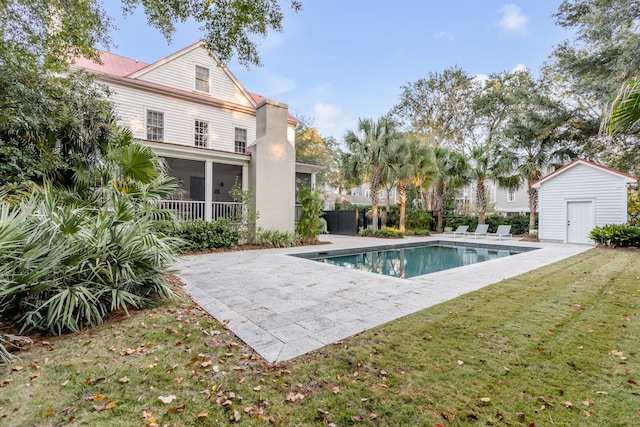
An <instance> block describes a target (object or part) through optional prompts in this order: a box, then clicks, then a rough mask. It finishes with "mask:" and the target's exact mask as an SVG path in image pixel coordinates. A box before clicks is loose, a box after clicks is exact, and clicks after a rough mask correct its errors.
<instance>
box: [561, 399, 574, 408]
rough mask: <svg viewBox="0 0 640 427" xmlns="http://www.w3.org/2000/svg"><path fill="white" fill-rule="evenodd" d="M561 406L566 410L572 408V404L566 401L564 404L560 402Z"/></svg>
mask: <svg viewBox="0 0 640 427" xmlns="http://www.w3.org/2000/svg"><path fill="white" fill-rule="evenodd" d="M562 404H563V405H564V406H565V407H566V408H571V407H572V406H573V403H571V402H569V401H568V400H565V401H564V402H562Z"/></svg>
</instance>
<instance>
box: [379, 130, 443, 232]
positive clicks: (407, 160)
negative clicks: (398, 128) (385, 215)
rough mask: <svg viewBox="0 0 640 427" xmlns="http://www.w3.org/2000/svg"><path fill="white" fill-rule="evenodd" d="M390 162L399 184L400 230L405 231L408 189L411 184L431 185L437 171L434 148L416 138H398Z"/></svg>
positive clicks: (417, 185) (423, 186) (421, 186)
mask: <svg viewBox="0 0 640 427" xmlns="http://www.w3.org/2000/svg"><path fill="white" fill-rule="evenodd" d="M391 152H392V155H391V156H390V159H389V160H390V162H391V164H392V168H393V175H394V177H395V179H396V182H397V185H398V199H399V204H400V231H402V232H404V231H405V224H404V223H405V212H406V206H407V190H408V188H409V187H410V186H416V187H420V188H425V187H428V186H430V185H431V183H432V181H433V178H434V176H435V173H436V165H435V155H434V151H433V149H431V148H430V147H427V146H426V145H425V144H424V143H423V142H421V141H420V140H418V139H416V138H411V137H404V138H401V139H398V140H397V141H396V144H395V145H394V147H393V149H392V150H391Z"/></svg>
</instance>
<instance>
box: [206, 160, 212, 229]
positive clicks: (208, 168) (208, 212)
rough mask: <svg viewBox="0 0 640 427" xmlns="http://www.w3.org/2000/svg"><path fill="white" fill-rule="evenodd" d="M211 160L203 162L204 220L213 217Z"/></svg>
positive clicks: (209, 219)
mask: <svg viewBox="0 0 640 427" xmlns="http://www.w3.org/2000/svg"><path fill="white" fill-rule="evenodd" d="M212 204H213V162H212V161H211V160H205V162H204V220H205V221H211V219H212V218H213V206H212Z"/></svg>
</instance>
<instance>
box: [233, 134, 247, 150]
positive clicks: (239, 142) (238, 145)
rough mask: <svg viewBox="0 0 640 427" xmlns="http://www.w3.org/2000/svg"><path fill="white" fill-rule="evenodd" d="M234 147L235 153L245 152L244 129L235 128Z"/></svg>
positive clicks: (245, 136)
mask: <svg viewBox="0 0 640 427" xmlns="http://www.w3.org/2000/svg"><path fill="white" fill-rule="evenodd" d="M234 146H235V152H236V153H246V152H247V130H246V129H242V128H236V132H235V142H234Z"/></svg>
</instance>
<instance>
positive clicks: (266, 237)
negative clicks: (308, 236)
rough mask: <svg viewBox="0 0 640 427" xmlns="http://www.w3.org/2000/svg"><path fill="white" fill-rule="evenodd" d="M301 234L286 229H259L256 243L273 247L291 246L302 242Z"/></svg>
mask: <svg viewBox="0 0 640 427" xmlns="http://www.w3.org/2000/svg"><path fill="white" fill-rule="evenodd" d="M300 241H301V238H300V236H298V235H296V234H292V233H288V232H286V231H278V230H263V229H259V230H258V232H257V233H256V238H255V241H254V243H255V244H257V245H261V246H269V247H272V248H289V247H291V246H296V245H298V244H300Z"/></svg>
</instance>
